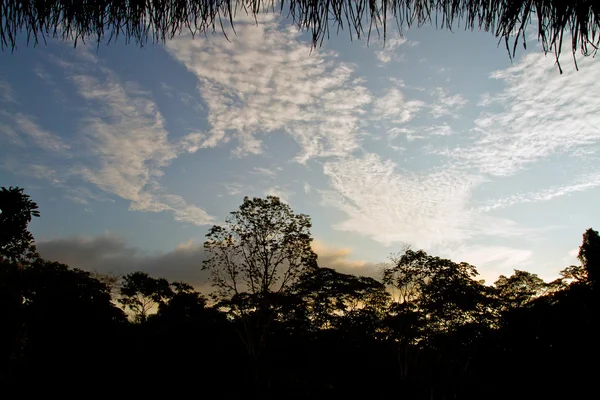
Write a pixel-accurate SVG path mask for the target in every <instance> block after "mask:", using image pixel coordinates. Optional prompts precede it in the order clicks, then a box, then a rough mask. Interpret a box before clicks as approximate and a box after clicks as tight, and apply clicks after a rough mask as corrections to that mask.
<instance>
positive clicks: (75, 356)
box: [0, 187, 600, 399]
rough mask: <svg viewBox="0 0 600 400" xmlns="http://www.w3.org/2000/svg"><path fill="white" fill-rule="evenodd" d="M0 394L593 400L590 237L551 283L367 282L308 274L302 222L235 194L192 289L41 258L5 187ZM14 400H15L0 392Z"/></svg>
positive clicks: (595, 293)
mask: <svg viewBox="0 0 600 400" xmlns="http://www.w3.org/2000/svg"><path fill="white" fill-rule="evenodd" d="M0 210H1V214H0V318H1V321H2V325H1V327H2V329H0V384H1V386H0V387H1V389H0V391H1V393H2V394H6V395H8V394H10V393H16V394H18V396H19V397H25V398H27V397H28V396H31V395H34V394H44V395H56V394H60V395H61V396H70V395H75V394H77V395H80V396H86V397H87V396H88V395H89V396H92V395H93V396H101V395H111V396H125V395H127V394H129V395H135V396H136V397H139V398H141V397H142V396H148V395H151V396H156V397H158V395H159V393H168V395H169V396H171V397H173V396H176V395H179V394H185V395H186V396H190V395H194V396H199V397H211V398H242V397H243V398H248V397H250V398H254V397H257V398H258V397H260V398H308V397H311V398H312V397H315V398H321V397H323V398H325V397H326V396H327V397H330V398H331V397H332V396H333V398H342V397H346V398H356V397H365V396H366V398H375V399H379V398H381V399H384V398H385V399H390V398H406V399H507V398H519V399H525V398H527V399H548V398H572V399H578V398H590V397H591V396H592V395H593V393H594V392H595V391H596V390H595V380H594V379H595V378H596V377H597V372H598V367H597V360H598V355H600V354H599V351H598V350H599V345H598V337H599V335H598V334H599V325H600V324H598V318H597V316H598V298H599V290H600V288H599V286H598V285H599V279H600V235H599V234H598V232H597V231H595V230H593V229H588V230H587V231H586V232H584V234H583V241H582V244H581V247H580V250H579V260H580V265H574V266H568V267H567V268H565V269H564V270H563V271H562V272H561V276H560V277H559V278H558V279H556V280H555V281H552V282H544V281H543V280H542V279H540V278H539V277H538V276H536V275H535V274H532V273H529V272H526V271H518V270H515V272H514V274H513V275H511V276H508V277H507V276H500V277H499V278H498V280H497V281H496V282H495V283H494V284H493V285H486V284H484V282H483V281H480V280H478V278H477V276H478V275H477V269H476V268H475V266H473V265H470V264H467V263H464V262H454V261H452V260H448V259H443V258H440V257H436V256H433V255H430V254H427V253H426V252H424V251H422V250H413V249H410V248H408V249H406V250H404V251H403V252H401V253H399V254H397V255H395V256H392V257H390V259H389V261H388V262H387V263H386V264H385V265H383V266H382V275H381V276H380V277H379V279H375V278H372V277H364V276H354V275H351V274H344V273H340V272H338V271H336V270H333V269H329V268H321V267H319V260H318V257H317V255H316V254H315V253H314V252H313V250H312V248H311V241H312V237H311V233H310V228H311V220H310V217H309V216H307V215H303V214H296V213H294V211H293V210H292V209H291V208H290V206H289V205H288V204H286V203H284V202H282V201H280V200H279V198H277V197H271V196H269V197H267V198H253V199H250V198H245V199H244V201H243V203H242V205H241V206H240V207H239V209H238V210H236V211H234V212H232V213H231V214H230V216H229V217H228V218H227V220H226V221H225V223H223V224H222V225H220V226H214V227H213V228H212V229H211V230H210V231H209V233H208V234H207V237H206V241H205V244H204V247H205V250H206V251H207V252H208V254H209V255H210V256H209V257H208V258H207V259H206V260H205V261H204V263H201V262H200V261H199V265H198V268H204V269H205V270H207V271H209V272H210V280H211V283H212V285H213V288H214V290H213V291H212V292H211V293H205V294H203V293H199V292H198V291H197V290H196V289H195V288H194V287H192V286H191V285H189V284H186V283H185V282H169V281H168V280H167V279H164V278H161V277H153V276H150V275H149V274H147V273H145V272H143V271H139V272H133V273H130V274H127V275H125V276H121V277H115V276H109V275H99V274H94V273H91V272H87V271H82V270H79V269H75V268H70V267H69V266H67V265H64V264H61V263H60V262H56V261H52V260H44V259H42V258H41V257H40V256H39V255H38V253H37V251H36V248H35V244H34V241H33V237H32V235H31V234H30V233H29V231H28V228H27V226H28V223H29V222H30V221H31V219H32V217H36V216H39V213H38V207H37V205H36V204H35V203H34V202H33V201H32V200H31V199H30V198H29V197H28V196H27V195H26V194H25V193H24V191H23V190H22V189H20V188H13V187H11V188H8V189H7V188H2V190H1V191H0ZM4 398H10V397H8V396H7V397H4Z"/></svg>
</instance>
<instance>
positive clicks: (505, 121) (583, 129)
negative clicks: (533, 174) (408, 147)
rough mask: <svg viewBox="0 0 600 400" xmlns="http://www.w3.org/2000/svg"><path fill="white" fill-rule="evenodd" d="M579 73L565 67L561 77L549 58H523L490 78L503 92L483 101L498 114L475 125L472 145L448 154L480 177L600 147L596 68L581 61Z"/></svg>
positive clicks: (485, 114)
mask: <svg viewBox="0 0 600 400" xmlns="http://www.w3.org/2000/svg"><path fill="white" fill-rule="evenodd" d="M579 66H580V70H579V72H577V71H574V68H573V67H572V66H570V65H569V66H567V65H565V70H564V73H563V74H562V75H561V74H559V73H558V72H557V71H556V65H555V64H554V60H553V59H552V58H551V57H547V58H546V57H544V56H543V55H542V54H537V53H534V54H528V55H525V56H524V57H523V58H522V59H521V60H520V61H519V62H518V63H516V64H515V65H513V66H511V67H509V68H507V69H505V70H500V71H496V72H494V73H492V74H491V78H493V79H497V80H500V81H502V82H504V84H505V85H506V86H505V89H504V90H503V91H502V92H501V93H499V94H496V95H490V96H489V97H485V98H484V103H485V104H486V105H493V106H495V107H499V111H495V110H494V111H492V110H490V111H486V112H483V113H482V114H481V115H480V116H479V117H478V118H477V119H476V120H475V121H474V129H473V133H474V138H475V140H474V143H473V145H471V146H467V147H463V148H459V149H455V150H453V151H450V152H449V155H450V156H451V157H452V158H455V159H456V160H458V161H460V162H462V163H463V164H464V166H465V167H467V168H472V169H476V170H478V171H480V172H482V173H485V174H490V175H496V176H508V175H514V174H516V173H517V172H518V171H521V170H523V169H525V168H527V167H528V166H530V165H532V164H533V163H535V162H538V161H540V160H543V159H546V158H548V157H551V156H557V155H567V156H575V157H579V156H581V155H582V154H589V153H590V152H595V151H597V149H598V144H599V142H600V97H598V96H597V95H596V94H597V93H598V91H599V90H600V79H598V73H599V71H600V64H598V63H597V62H596V60H594V59H587V58H586V59H583V60H581V63H580V65H579Z"/></svg>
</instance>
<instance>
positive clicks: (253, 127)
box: [167, 15, 371, 162]
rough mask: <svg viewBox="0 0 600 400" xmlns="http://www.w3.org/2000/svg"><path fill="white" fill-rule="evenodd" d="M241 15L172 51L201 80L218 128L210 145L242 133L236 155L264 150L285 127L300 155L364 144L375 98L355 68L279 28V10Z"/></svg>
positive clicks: (171, 46) (176, 43) (173, 44)
mask: <svg viewBox="0 0 600 400" xmlns="http://www.w3.org/2000/svg"><path fill="white" fill-rule="evenodd" d="M261 18H264V20H263V21H261V24H259V25H258V26H257V25H256V24H255V23H254V20H251V21H249V20H247V21H239V23H237V25H236V31H237V34H235V35H230V36H229V39H230V40H231V42H228V41H227V40H226V39H225V38H223V37H222V35H214V36H211V37H210V38H202V39H197V40H194V39H192V38H191V37H180V38H177V39H175V40H172V41H169V43H168V44H167V49H168V50H169V52H170V53H171V54H172V55H173V56H174V57H175V58H176V59H177V60H178V61H180V62H181V63H183V64H184V65H185V66H186V67H187V68H188V70H190V71H191V72H193V73H194V74H195V75H196V77H197V78H198V82H199V83H198V88H199V92H200V95H201V96H202V97H203V99H204V101H205V102H206V104H207V107H208V122H209V123H210V124H211V126H212V129H211V131H210V134H209V136H208V137H207V138H206V140H204V141H203V143H202V146H204V147H214V146H217V145H219V144H221V143H226V142H228V141H230V140H231V139H232V138H234V139H235V140H236V141H237V148H236V149H235V150H234V154H235V155H239V156H241V155H244V154H259V153H261V152H262V151H263V147H262V142H261V139H260V138H259V135H260V134H267V133H271V132H275V131H285V132H287V133H288V134H290V135H291V136H292V137H293V138H294V139H295V140H296V142H297V143H298V144H299V145H300V148H301V152H300V154H298V157H297V160H298V161H300V162H306V161H307V160H308V159H310V158H314V157H323V156H344V155H346V154H349V153H351V152H352V151H354V150H356V149H357V148H358V147H359V136H360V134H361V128H360V120H361V118H362V115H363V114H364V113H365V109H364V107H365V106H366V105H367V104H369V103H370V101H371V96H370V94H369V92H368V91H367V89H366V88H365V87H364V86H363V85H362V83H361V81H360V80H358V79H355V78H353V67H352V66H351V65H349V64H345V63H342V62H339V61H336V60H335V57H336V54H335V53H333V52H330V51H322V50H320V49H317V50H315V49H312V54H311V44H310V43H303V42H300V38H299V37H300V35H301V33H299V32H297V31H296V30H293V29H288V30H284V31H279V30H278V29H277V28H278V20H277V19H276V17H275V16H272V15H265V16H261Z"/></svg>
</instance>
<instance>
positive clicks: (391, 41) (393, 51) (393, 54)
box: [375, 34, 408, 64]
mask: <svg viewBox="0 0 600 400" xmlns="http://www.w3.org/2000/svg"><path fill="white" fill-rule="evenodd" d="M407 42H408V40H407V39H406V38H405V37H404V36H400V34H396V35H394V36H392V37H389V38H387V39H386V40H385V42H384V41H382V43H381V45H382V49H381V50H378V51H375V57H377V59H378V60H379V61H380V62H382V63H384V64H385V63H389V62H390V61H392V60H394V59H397V58H398V48H399V47H400V46H402V45H403V44H405V43H407Z"/></svg>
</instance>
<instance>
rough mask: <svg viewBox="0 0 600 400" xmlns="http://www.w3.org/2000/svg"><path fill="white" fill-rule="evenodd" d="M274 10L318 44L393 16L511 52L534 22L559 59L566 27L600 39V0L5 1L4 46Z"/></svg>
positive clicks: (174, 30)
mask: <svg viewBox="0 0 600 400" xmlns="http://www.w3.org/2000/svg"><path fill="white" fill-rule="evenodd" d="M276 9H277V10H278V11H279V12H281V13H282V14H286V15H287V16H289V17H291V20H292V22H293V23H295V24H296V25H297V26H298V28H300V29H304V30H308V31H311V32H312V39H313V43H314V44H315V45H317V44H320V43H322V42H323V40H325V39H327V38H329V35H330V33H331V32H332V31H338V30H340V29H348V30H349V34H350V38H352V37H354V36H357V37H360V36H361V35H364V34H366V35H367V36H368V37H370V36H371V34H372V33H375V32H376V33H377V34H383V36H384V37H385V36H387V33H388V24H389V23H390V22H391V21H393V20H395V22H396V23H397V27H398V28H399V29H401V28H402V27H403V26H404V25H405V24H406V25H408V26H411V25H413V24H414V25H418V26H420V25H424V24H429V23H434V24H435V25H436V26H439V27H441V28H445V29H452V28H454V27H456V26H457V24H463V25H464V26H465V28H467V29H471V30H473V29H476V28H478V29H483V30H485V31H488V32H492V33H493V34H494V35H495V36H497V37H499V38H500V39H503V40H505V41H506V45H507V48H509V49H510V51H511V54H514V50H515V48H516V46H517V44H518V43H519V41H520V40H522V41H523V44H524V45H525V36H526V35H525V34H526V29H527V27H528V26H529V25H530V24H531V23H532V22H534V21H535V25H536V27H537V30H538V38H539V40H540V41H541V43H542V46H543V48H544V50H545V51H549V50H550V49H554V51H555V52H556V57H557V60H558V56H559V53H560V49H561V48H562V41H563V35H564V34H565V33H566V34H567V35H568V36H569V37H570V38H571V39H570V40H571V46H572V51H573V54H575V51H577V50H578V49H579V50H581V52H582V53H583V54H585V55H589V54H595V52H596V50H597V45H598V44H599V43H600V42H599V41H600V37H598V31H599V29H600V18H598V15H600V3H598V2H597V1H591V0H536V1H532V0H512V1H506V0H490V1H481V0H463V1H455V0H439V1H438V0H436V1H433V0H375V1H374V0H355V1H348V0H316V1H315V0H288V1H285V0H154V1H133V0H124V1H109V0H88V1H85V2H70V1H62V0H50V1H37V0H6V1H4V2H2V6H0V45H1V48H5V47H12V48H14V46H15V44H16V43H17V38H18V37H19V36H20V35H25V36H26V37H27V40H28V42H29V41H33V42H34V43H36V44H37V43H38V40H39V39H40V38H42V39H43V40H45V38H46V37H47V36H51V37H62V38H63V39H69V40H75V43H77V40H82V41H84V40H86V39H89V38H94V39H96V40H97V41H98V43H100V42H101V41H103V40H104V39H105V38H107V42H110V41H111V40H116V38H117V37H119V36H123V37H124V38H125V40H126V41H129V40H131V39H133V40H135V41H137V42H138V43H139V44H140V45H143V44H144V43H146V42H147V41H149V40H151V41H165V40H167V39H171V38H173V37H174V36H175V35H178V34H180V33H181V32H182V31H184V30H185V31H188V30H189V31H191V32H192V33H204V32H208V31H215V30H216V29H223V26H224V24H230V25H231V26H233V22H234V15H235V14H236V13H238V12H245V13H248V14H251V15H252V16H254V17H256V16H257V14H259V13H261V12H265V11H275V10H276ZM511 42H512V43H511ZM509 44H510V47H509Z"/></svg>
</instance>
